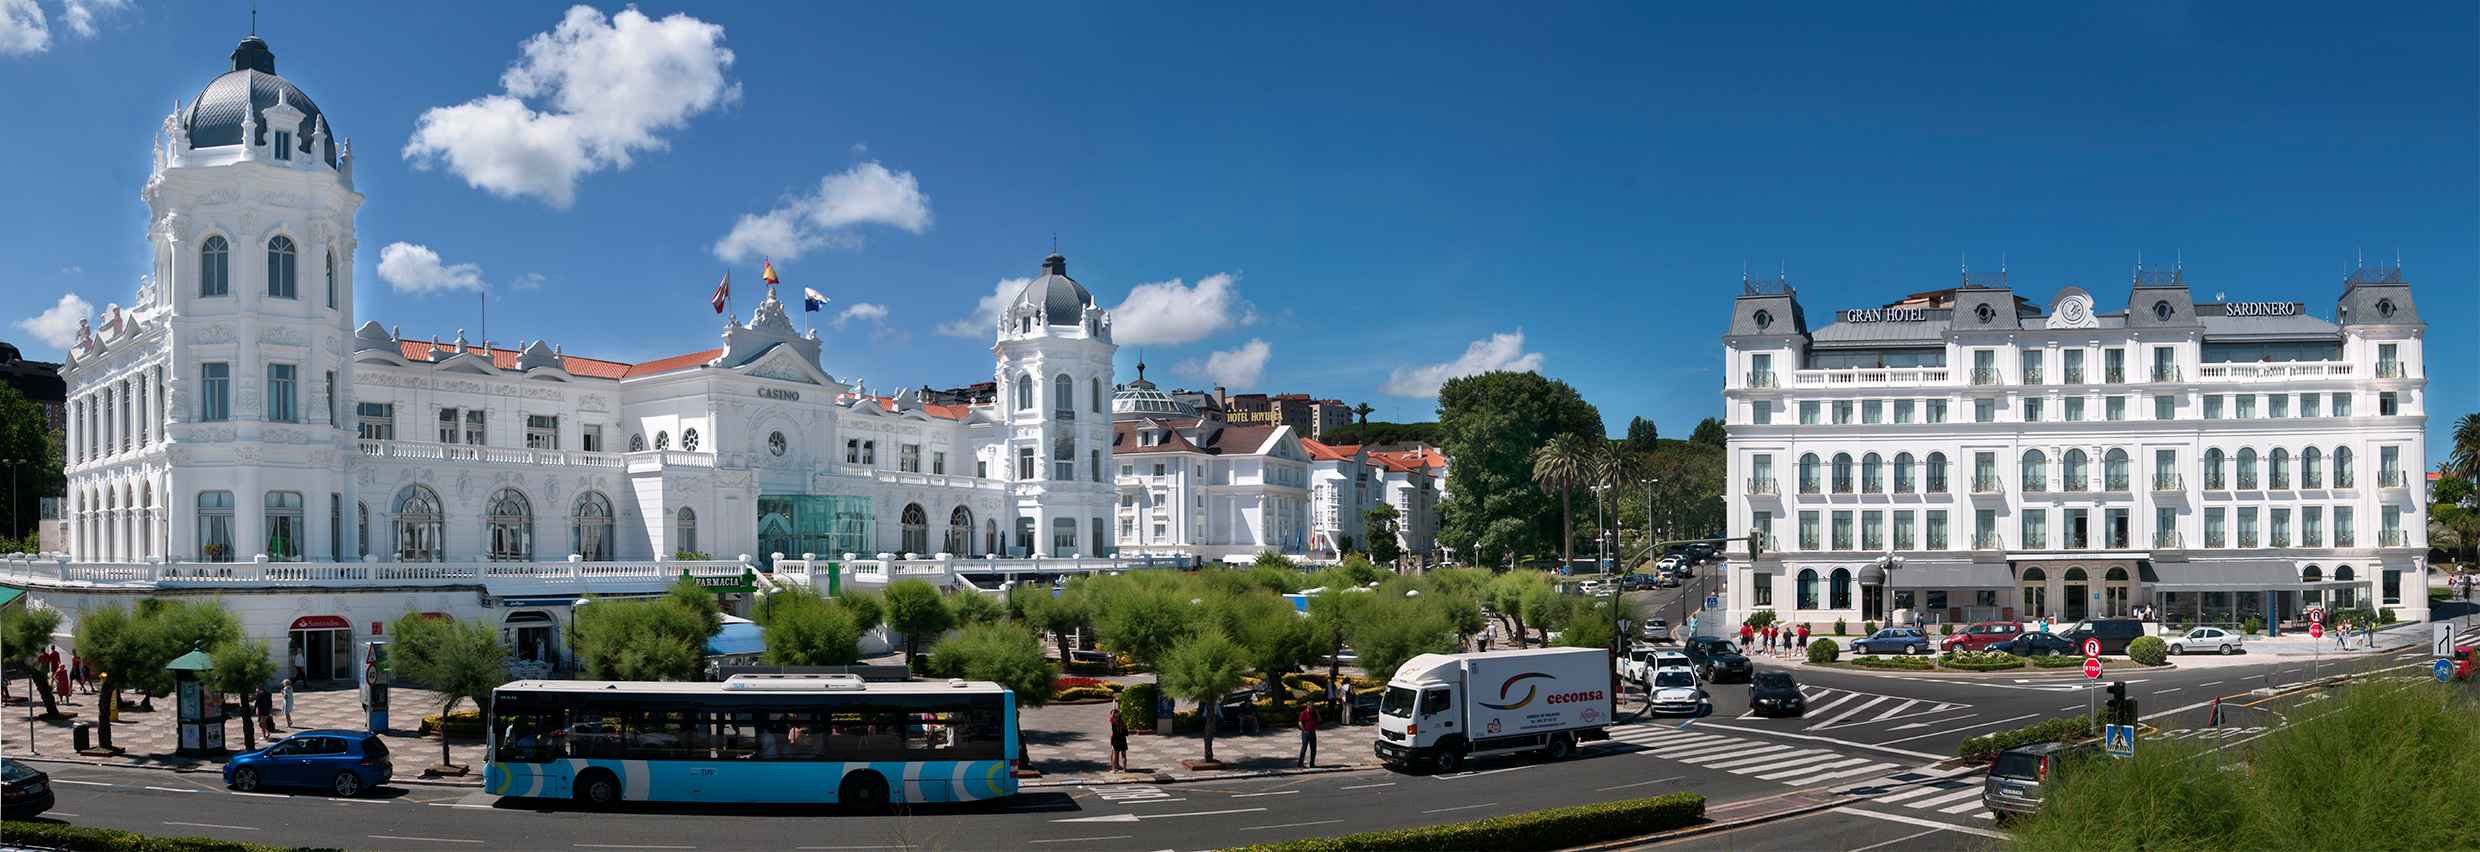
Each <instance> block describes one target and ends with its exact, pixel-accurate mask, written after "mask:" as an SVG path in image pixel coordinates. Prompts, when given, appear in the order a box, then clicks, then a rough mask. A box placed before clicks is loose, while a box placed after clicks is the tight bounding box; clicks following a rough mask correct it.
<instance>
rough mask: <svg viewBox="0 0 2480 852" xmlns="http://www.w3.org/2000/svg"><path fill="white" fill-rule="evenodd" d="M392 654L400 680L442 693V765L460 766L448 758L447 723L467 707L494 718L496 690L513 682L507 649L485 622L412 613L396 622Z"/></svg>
mask: <svg viewBox="0 0 2480 852" xmlns="http://www.w3.org/2000/svg"><path fill="white" fill-rule="evenodd" d="M388 650H389V659H390V661H391V662H390V664H391V665H392V666H393V667H394V670H395V673H396V674H397V675H398V676H400V677H403V678H404V679H406V680H409V681H412V682H414V683H416V684H419V685H420V686H421V687H422V688H424V689H428V690H430V691H432V692H436V693H439V764H440V765H441V766H454V765H456V763H455V760H454V758H452V757H451V756H450V755H449V753H448V718H449V716H450V715H451V714H454V713H455V712H456V705H458V704H460V703H463V702H466V701H471V702H473V703H474V709H476V710H480V711H482V715H483V717H484V718H489V717H490V715H491V690H493V689H495V688H498V686H499V685H500V684H502V683H506V682H507V681H508V646H506V645H502V644H500V641H499V635H498V632H497V631H494V630H492V629H491V625H490V624H488V623H486V622H483V621H479V620H472V621H459V620H456V619H449V618H430V617H426V616H422V615H417V614H415V613H412V612H410V611H409V612H406V613H405V614H404V615H400V616H397V617H396V639H395V641H394V643H392V645H391V647H390V648H389V649H388Z"/></svg>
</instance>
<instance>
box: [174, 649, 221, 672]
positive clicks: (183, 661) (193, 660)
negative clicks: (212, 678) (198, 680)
mask: <svg viewBox="0 0 2480 852" xmlns="http://www.w3.org/2000/svg"><path fill="white" fill-rule="evenodd" d="M214 669H215V658H214V657H210V656H207V652H205V651H191V652H189V653H187V654H182V655H180V656H178V657H174V658H172V662H170V663H166V664H164V671H168V672H203V671H213V670H214Z"/></svg>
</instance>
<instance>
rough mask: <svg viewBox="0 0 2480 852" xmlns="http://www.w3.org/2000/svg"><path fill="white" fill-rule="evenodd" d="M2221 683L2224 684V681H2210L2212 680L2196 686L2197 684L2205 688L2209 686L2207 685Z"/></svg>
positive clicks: (2198, 686) (2218, 684)
mask: <svg viewBox="0 0 2480 852" xmlns="http://www.w3.org/2000/svg"><path fill="white" fill-rule="evenodd" d="M2220 685H2222V682H2221V681H2218V680H2216V681H2210V682H2207V683H2200V684H2197V685H2196V686H2197V688H2200V689H2201V688H2203V687H2207V686H2220Z"/></svg>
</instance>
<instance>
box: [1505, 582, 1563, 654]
mask: <svg viewBox="0 0 2480 852" xmlns="http://www.w3.org/2000/svg"><path fill="white" fill-rule="evenodd" d="M1522 603H1523V607H1524V620H1525V621H1527V622H1531V623H1532V625H1533V629H1535V630H1538V631H1540V632H1541V642H1542V644H1544V645H1547V644H1549V643H1550V631H1551V629H1553V628H1555V627H1557V626H1558V625H1559V619H1561V618H1564V617H1566V616H1567V596H1566V595H1562V594H1559V590H1558V588H1557V587H1554V586H1552V585H1550V583H1549V578H1547V577H1544V578H1542V582H1539V583H1535V584H1533V585H1532V586H1530V587H1528V588H1526V589H1525V590H1524V598H1523V601H1522ZM1517 647H1522V645H1521V644H1520V643H1519V644H1518V646H1517Z"/></svg>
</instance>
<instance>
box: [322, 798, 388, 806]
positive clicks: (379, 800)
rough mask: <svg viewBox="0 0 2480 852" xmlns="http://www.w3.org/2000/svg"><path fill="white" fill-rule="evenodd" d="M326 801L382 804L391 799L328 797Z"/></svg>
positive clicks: (352, 803)
mask: <svg viewBox="0 0 2480 852" xmlns="http://www.w3.org/2000/svg"><path fill="white" fill-rule="evenodd" d="M328 801H330V802H334V803H336V804H339V805H384V804H387V803H388V802H389V801H391V800H389V799H329V800H328Z"/></svg>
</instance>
